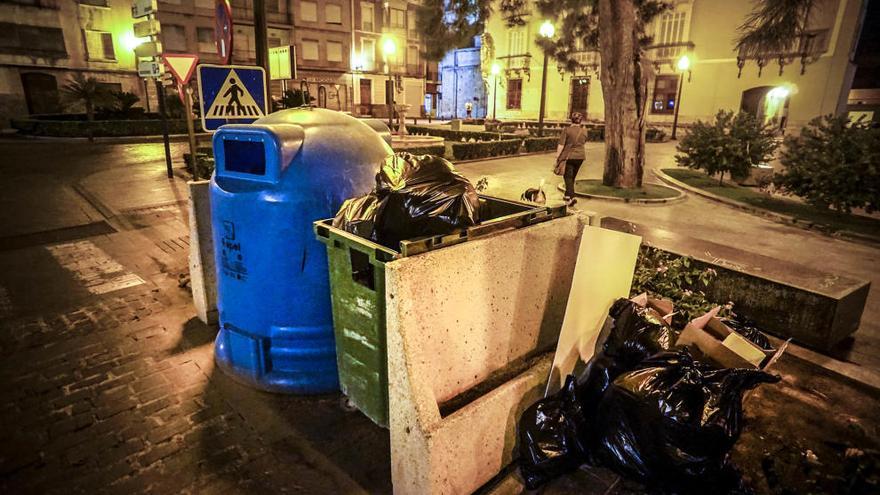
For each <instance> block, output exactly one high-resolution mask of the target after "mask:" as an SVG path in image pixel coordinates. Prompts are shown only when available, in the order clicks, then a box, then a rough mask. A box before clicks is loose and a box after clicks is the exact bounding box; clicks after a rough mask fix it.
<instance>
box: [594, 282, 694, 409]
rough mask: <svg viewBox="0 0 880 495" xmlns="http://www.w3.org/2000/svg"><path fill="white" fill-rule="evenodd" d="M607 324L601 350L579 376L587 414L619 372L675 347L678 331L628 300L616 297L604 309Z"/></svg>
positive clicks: (649, 310)
mask: <svg viewBox="0 0 880 495" xmlns="http://www.w3.org/2000/svg"><path fill="white" fill-rule="evenodd" d="M608 317H609V318H610V321H611V327H610V330H609V331H608V334H607V338H606V339H605V342H604V344H602V348H601V351H600V352H598V353H597V354H596V355H595V356H594V357H593V359H592V360H591V361H590V363H589V365H588V367H587V372H586V378H582V382H583V386H582V392H581V395H582V397H583V398H584V400H585V401H586V403H587V404H588V409H589V411H588V417H589V416H591V415H592V412H593V411H595V407H596V405H598V403H599V401H600V400H601V398H602V395H603V394H604V393H605V390H606V389H607V388H608V386H609V385H610V384H611V382H612V381H614V379H615V378H617V377H618V376H619V375H620V374H621V373H623V372H625V371H629V370H631V369H633V368H634V367H635V366H637V365H638V364H639V363H641V362H642V361H643V360H644V359H645V358H647V357H649V356H652V355H654V354H656V353H658V352H662V351H670V350H672V349H674V348H675V342H676V340H678V332H676V331H675V330H674V329H673V328H672V327H671V326H669V325H668V324H667V323H666V322H665V321H663V318H662V315H660V314H658V313H657V312H656V311H655V310H653V309H651V308H646V307H642V306H639V305H638V304H636V303H634V302H632V301H631V300H629V299H623V298H621V299H618V300H617V301H615V302H614V304H613V305H612V306H611V309H610V310H608Z"/></svg>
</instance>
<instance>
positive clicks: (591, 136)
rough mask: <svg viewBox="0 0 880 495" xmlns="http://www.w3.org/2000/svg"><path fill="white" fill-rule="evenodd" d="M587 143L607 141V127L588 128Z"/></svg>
mask: <svg viewBox="0 0 880 495" xmlns="http://www.w3.org/2000/svg"><path fill="white" fill-rule="evenodd" d="M587 141H605V126H604V125H602V126H593V127H587Z"/></svg>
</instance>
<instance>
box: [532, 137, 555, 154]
mask: <svg viewBox="0 0 880 495" xmlns="http://www.w3.org/2000/svg"><path fill="white" fill-rule="evenodd" d="M558 143H559V138H558V137H552V136H551V137H540V138H539V137H533V138H526V140H525V142H524V144H525V148H526V152H527V153H535V152H538V151H551V150H555V149H556V145H557V144H558Z"/></svg>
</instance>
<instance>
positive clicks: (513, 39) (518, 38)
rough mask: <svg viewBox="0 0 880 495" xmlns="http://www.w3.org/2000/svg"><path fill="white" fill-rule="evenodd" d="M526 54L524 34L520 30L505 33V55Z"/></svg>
mask: <svg viewBox="0 0 880 495" xmlns="http://www.w3.org/2000/svg"><path fill="white" fill-rule="evenodd" d="M525 53H526V33H525V31H523V30H522V29H510V30H508V31H507V54H508V55H523V54H525Z"/></svg>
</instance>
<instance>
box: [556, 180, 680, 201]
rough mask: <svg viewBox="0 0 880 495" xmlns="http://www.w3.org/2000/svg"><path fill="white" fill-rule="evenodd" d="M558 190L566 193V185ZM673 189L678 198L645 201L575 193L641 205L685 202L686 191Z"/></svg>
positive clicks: (576, 193)
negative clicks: (676, 192)
mask: <svg viewBox="0 0 880 495" xmlns="http://www.w3.org/2000/svg"><path fill="white" fill-rule="evenodd" d="M655 185H659V184H655ZM556 189H558V190H560V191H563V192H565V185H563V184H559V185H557V186H556ZM671 189H675V190H677V191H678V196H676V197H674V198H645V199H638V198H635V199H630V198H618V197H615V196H603V195H601V194H587V193H582V192H577V191H575V195H577V196H580V197H582V198H589V199H601V200H604V201H616V202H618V203H629V204H641V205H662V204H672V203H678V202H680V201H684V199H685V198H686V197H687V195H686V194H685V192H684V191H682V190H680V189H677V188H674V187H673V188H671Z"/></svg>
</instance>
